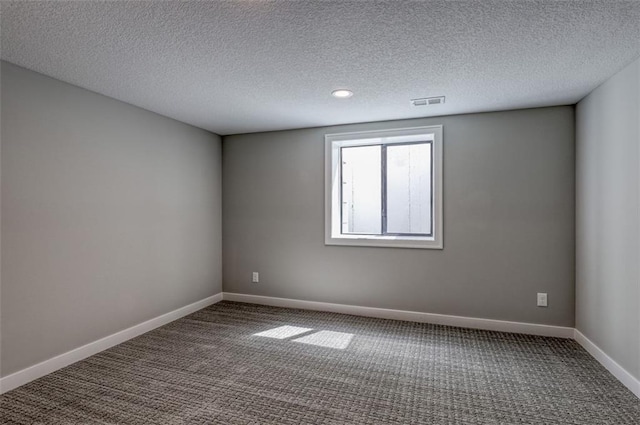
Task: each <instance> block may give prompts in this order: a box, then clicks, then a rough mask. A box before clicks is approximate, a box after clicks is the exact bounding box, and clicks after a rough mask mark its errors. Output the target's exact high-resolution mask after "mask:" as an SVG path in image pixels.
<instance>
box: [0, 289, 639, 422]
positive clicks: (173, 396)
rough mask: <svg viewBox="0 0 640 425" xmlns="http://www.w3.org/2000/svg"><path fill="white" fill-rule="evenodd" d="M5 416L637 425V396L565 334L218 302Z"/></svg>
mask: <svg viewBox="0 0 640 425" xmlns="http://www.w3.org/2000/svg"><path fill="white" fill-rule="evenodd" d="M256 334H258V335H256ZM0 421H1V423H3V424H145V425H147V424H225V425H228V424H279V425H280V424H281V425H288V424H430V425H435V424H576V425H577V424H579V425H585V424H586V425H590V424H598V425H603V424H615V425H624V424H633V425H637V424H638V423H640V400H638V399H637V398H636V397H635V396H634V395H633V394H632V393H631V392H630V391H628V390H627V389H626V388H625V387H624V386H623V385H622V384H620V383H619V382H618V381H617V380H616V379H615V378H614V377H613V376H612V375H610V374H609V373H608V372H607V371H606V370H605V369H604V368H603V367H602V366H601V365H600V364H599V363H597V362H596V361H595V360H594V359H593V358H592V357H591V356H589V354H587V352H586V351H584V350H583V349H582V348H581V347H580V346H579V345H578V344H577V343H575V342H574V341H571V340H565V339H559V338H546V337H536V336H527V335H517V334H508V333H500V332H489V331H477V330H468V329H461V328H452V327H446V326H437V325H429V324H419V323H410V322H401V321H393V320H383V319H372V318H364V317H356V316H348V315H342V314H334V313H323V312H315V311H304V310H294V309H284V308H273V307H265V306H256V305H250V304H241V303H232V302H226V301H224V302H220V303H218V304H216V305H213V306H211V307H208V308H205V309H203V310H200V311H198V312H196V313H194V314H191V315H190V316H187V317H185V318H183V319H180V320H177V321H175V322H173V323H170V324H168V325H166V326H163V327H161V328H158V329H156V330H154V331H151V332H149V333H147V334H144V335H142V336H140V337H138V338H135V339H132V340H130V341H128V342H126V343H124V344H121V345H118V346H116V347H113V348H111V349H109V350H107V351H104V352H102V353H99V354H97V355H95V356H92V357H90V358H88V359H86V360H84V361H81V362H79V363H76V364H73V365H71V366H69V367H66V368H64V369H62V370H59V371H57V372H55V373H53V374H51V375H48V376H45V377H43V378H41V379H38V380H36V381H33V382H31V383H29V384H27V385H25V386H23V387H20V388H17V389H15V390H13V391H11V392H9V393H7V394H5V395H3V396H0Z"/></svg>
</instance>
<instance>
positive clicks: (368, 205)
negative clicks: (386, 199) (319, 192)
mask: <svg viewBox="0 0 640 425" xmlns="http://www.w3.org/2000/svg"><path fill="white" fill-rule="evenodd" d="M381 150H382V149H381V146H380V145H377V146H355V147H345V148H342V155H341V159H342V233H347V234H348V233H351V234H358V233H361V234H374V235H379V234H380V233H381V232H382V168H381V167H380V164H381Z"/></svg>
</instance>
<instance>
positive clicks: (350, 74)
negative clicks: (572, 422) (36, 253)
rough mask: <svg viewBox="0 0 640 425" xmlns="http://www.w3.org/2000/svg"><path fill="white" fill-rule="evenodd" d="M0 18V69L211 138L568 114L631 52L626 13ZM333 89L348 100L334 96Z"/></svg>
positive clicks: (571, 5) (507, 10)
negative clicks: (430, 99) (531, 111)
mask: <svg viewBox="0 0 640 425" xmlns="http://www.w3.org/2000/svg"><path fill="white" fill-rule="evenodd" d="M1 13H2V22H1V41H2V46H1V47H2V50H1V57H2V59H4V60H7V61H9V62H13V63H15V64H17V65H20V66H23V67H25V68H28V69H32V70H35V71H38V72H41V73H43V74H46V75H49V76H52V77H54V78H58V79H60V80H63V81H67V82H69V83H72V84H76V85H78V86H81V87H84V88H87V89H90V90H93V91H96V92H98V93H102V94H105V95H107V96H111V97H114V98H116V99H120V100H123V101H125V102H129V103H132V104H134V105H137V106H140V107H143V108H146V109H149V110H151V111H155V112H158V113H160V114H163V115H166V116H169V117H173V118H175V119H178V120H180V121H184V122H187V123H190V124H193V125H196V126H198V127H202V128H205V129H208V130H211V131H213V132H216V133H219V134H233V133H244V132H255V131H265V130H276V129H286V128H300V127H312V126H322V125H332V124H342V123H350V122H363V121H377V120H388V119H400V118H411V117H422V116H433V115H448V114H458V113H467V112H480V111H492V110H503V109H514V108H526V107H535V106H548V105H561V104H573V103H575V102H577V101H578V100H580V99H581V98H582V97H583V96H585V95H586V94H587V93H589V92H590V91H591V90H592V89H593V88H595V87H596V86H597V85H598V84H600V83H601V82H602V81H604V80H605V79H607V78H608V77H610V76H611V75H613V74H614V73H615V72H617V71H618V70H620V69H621V68H623V67H624V66H625V65H626V64H628V63H630V62H632V61H633V60H634V59H635V58H637V57H638V56H639V55H640V1H617V0H602V1H548V0H545V1H537V0H528V1H524V0H522V1H517V0H514V1H484V0H483V1H422V2H408V1H406V2H403V1H384V2H381V1H369V2H357V1H347V0H344V1H305V2H302V1H193V2H177V1H172V2H138V1H130V2H98V1H84V2H45V1H41V2H35V1H19V2H8V1H2V4H1ZM341 87H347V88H350V89H351V90H353V91H354V92H355V95H354V96H353V97H352V98H350V99H346V100H338V99H334V98H332V97H331V96H330V93H331V91H332V90H333V89H336V88H341ZM439 95H445V96H446V103H445V104H444V105H439V106H432V107H413V106H411V105H410V103H409V99H411V98H416V97H426V96H439Z"/></svg>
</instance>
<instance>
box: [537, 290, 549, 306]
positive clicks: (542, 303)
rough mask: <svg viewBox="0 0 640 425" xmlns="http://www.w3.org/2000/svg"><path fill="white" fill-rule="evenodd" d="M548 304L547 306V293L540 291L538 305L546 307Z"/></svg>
mask: <svg viewBox="0 0 640 425" xmlns="http://www.w3.org/2000/svg"><path fill="white" fill-rule="evenodd" d="M546 306H547V293H546V292H538V307H546Z"/></svg>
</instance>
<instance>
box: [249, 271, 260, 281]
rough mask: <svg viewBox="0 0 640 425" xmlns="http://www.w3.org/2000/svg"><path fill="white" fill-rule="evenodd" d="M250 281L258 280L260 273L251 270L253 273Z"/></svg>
mask: <svg viewBox="0 0 640 425" xmlns="http://www.w3.org/2000/svg"><path fill="white" fill-rule="evenodd" d="M251 282H253V283H258V282H260V273H258V272H253V274H252V275H251Z"/></svg>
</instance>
